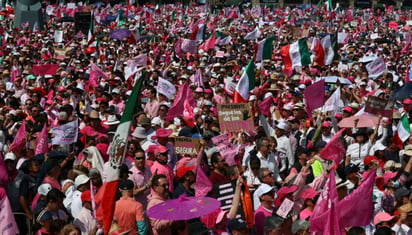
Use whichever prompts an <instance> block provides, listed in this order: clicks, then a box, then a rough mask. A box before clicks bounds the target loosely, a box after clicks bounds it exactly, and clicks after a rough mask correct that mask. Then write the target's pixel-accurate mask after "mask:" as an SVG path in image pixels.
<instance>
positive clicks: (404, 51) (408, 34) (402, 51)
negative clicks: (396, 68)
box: [401, 32, 412, 54]
mask: <svg viewBox="0 0 412 235" xmlns="http://www.w3.org/2000/svg"><path fill="white" fill-rule="evenodd" d="M404 35H405V40H406V44H405V46H404V47H403V48H402V50H401V54H405V53H406V52H407V51H408V50H409V47H410V46H411V38H412V37H411V34H410V33H409V32H408V33H405V34H404Z"/></svg>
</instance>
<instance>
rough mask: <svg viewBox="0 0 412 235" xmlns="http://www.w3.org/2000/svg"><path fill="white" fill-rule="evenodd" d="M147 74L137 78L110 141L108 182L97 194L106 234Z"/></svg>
mask: <svg viewBox="0 0 412 235" xmlns="http://www.w3.org/2000/svg"><path fill="white" fill-rule="evenodd" d="M145 75H146V72H143V74H142V75H141V76H140V78H139V80H137V82H136V84H135V86H134V89H133V91H132V94H131V95H130V97H129V99H128V100H127V102H126V109H125V110H124V112H123V115H122V117H121V119H120V124H119V126H118V127H117V129H116V133H115V135H114V138H113V141H112V142H111V143H110V147H109V155H110V159H109V162H110V164H109V167H108V168H107V169H105V174H106V176H107V177H106V182H105V183H104V184H103V186H102V187H101V188H100V190H99V191H98V192H97V194H96V196H95V200H96V203H97V204H98V205H99V206H98V208H97V211H96V216H97V219H98V220H100V221H101V222H103V230H104V234H109V229H110V225H111V224H112V220H113V214H114V207H115V204H116V192H117V190H118V180H119V173H120V166H121V165H122V163H123V159H124V154H125V150H126V149H125V148H126V146H127V140H128V137H129V132H130V127H131V125H132V121H133V115H134V112H135V110H136V108H137V105H138V103H139V102H138V101H139V95H140V90H141V88H142V84H143V81H144V77H145Z"/></svg>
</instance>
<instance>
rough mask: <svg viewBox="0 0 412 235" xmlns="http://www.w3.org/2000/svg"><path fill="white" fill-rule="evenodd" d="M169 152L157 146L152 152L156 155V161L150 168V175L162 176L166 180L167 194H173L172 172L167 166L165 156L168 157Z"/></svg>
mask: <svg viewBox="0 0 412 235" xmlns="http://www.w3.org/2000/svg"><path fill="white" fill-rule="evenodd" d="M168 152H169V150H168V149H167V148H166V147H165V146H163V145H159V146H157V148H156V149H155V150H154V153H155V155H156V161H155V162H154V163H153V165H152V167H151V168H150V170H151V172H152V174H154V175H159V174H163V175H165V176H166V178H167V182H168V183H169V192H171V193H172V192H173V190H174V187H173V178H174V176H173V170H172V168H170V166H169V165H168V164H167V156H168Z"/></svg>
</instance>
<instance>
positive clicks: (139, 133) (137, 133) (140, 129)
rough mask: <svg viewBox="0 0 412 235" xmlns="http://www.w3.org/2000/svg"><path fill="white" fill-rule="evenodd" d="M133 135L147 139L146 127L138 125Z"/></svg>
mask: <svg viewBox="0 0 412 235" xmlns="http://www.w3.org/2000/svg"><path fill="white" fill-rule="evenodd" d="M132 136H133V137H135V138H139V139H145V138H146V137H147V134H146V129H144V127H140V126H138V127H136V129H134V131H133V133H132Z"/></svg>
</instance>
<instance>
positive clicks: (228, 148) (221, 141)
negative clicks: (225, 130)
mask: <svg viewBox="0 0 412 235" xmlns="http://www.w3.org/2000/svg"><path fill="white" fill-rule="evenodd" d="M212 142H213V144H214V145H215V146H216V149H217V151H219V153H220V154H221V155H222V156H223V157H225V161H226V163H227V164H228V165H229V166H233V165H236V162H235V156H236V154H237V153H238V151H239V146H237V145H234V144H232V143H230V141H229V136H227V135H218V136H215V137H213V138H212Z"/></svg>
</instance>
